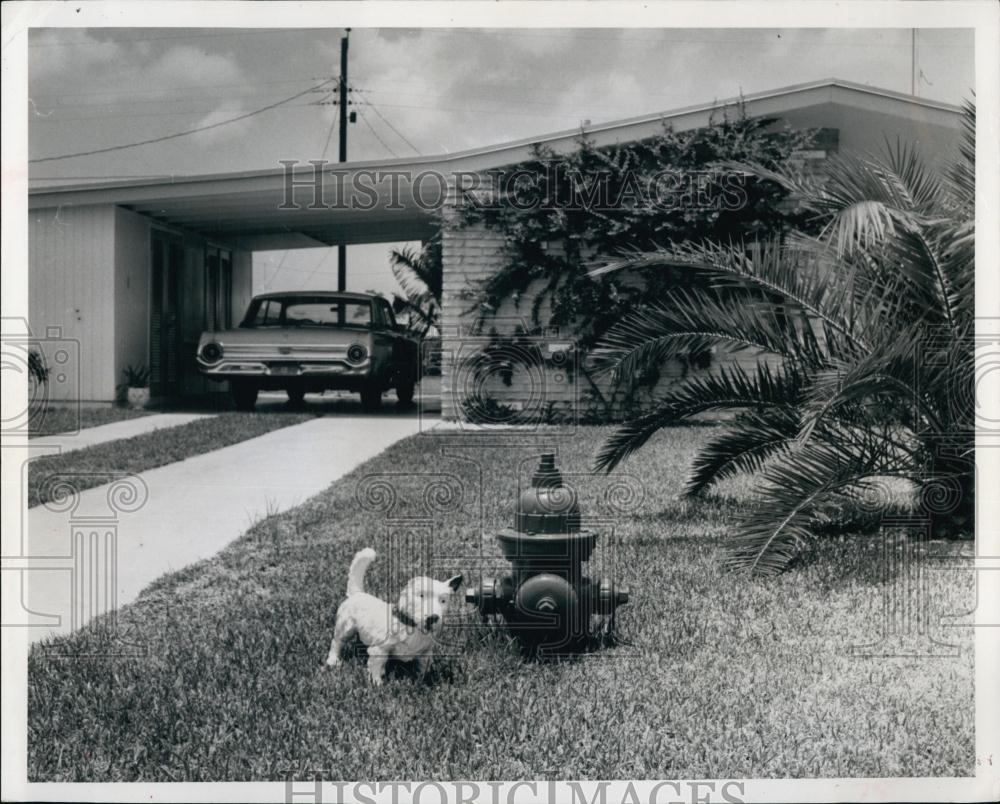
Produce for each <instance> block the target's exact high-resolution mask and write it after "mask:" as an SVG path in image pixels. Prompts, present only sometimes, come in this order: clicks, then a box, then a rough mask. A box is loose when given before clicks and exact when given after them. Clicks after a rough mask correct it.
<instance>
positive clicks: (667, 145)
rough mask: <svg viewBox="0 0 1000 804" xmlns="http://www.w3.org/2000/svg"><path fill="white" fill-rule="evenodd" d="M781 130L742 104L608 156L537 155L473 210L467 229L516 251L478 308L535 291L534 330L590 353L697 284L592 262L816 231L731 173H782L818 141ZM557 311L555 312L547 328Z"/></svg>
mask: <svg viewBox="0 0 1000 804" xmlns="http://www.w3.org/2000/svg"><path fill="white" fill-rule="evenodd" d="M775 123H776V121H775V120H773V119H762V118H757V119H752V118H750V117H748V116H747V114H746V110H745V108H744V107H743V105H742V104H740V105H739V106H738V107H737V109H736V111H735V113H732V114H722V115H721V119H714V118H713V120H712V121H711V123H710V125H708V126H707V127H705V128H702V129H697V130H693V131H683V132H677V131H674V130H672V129H671V128H670V127H669V126H666V125H665V126H664V128H663V130H662V131H661V132H660V133H659V134H658V135H657V136H654V137H651V138H649V139H647V140H644V141H641V142H635V143H627V144H620V145H614V146H603V147H598V146H596V145H595V144H594V142H593V141H592V140H591V139H590V138H588V137H587V136H586V135H581V137H580V139H579V140H578V146H577V148H576V149H575V150H574V151H572V152H570V153H568V154H565V155H557V154H555V153H554V152H553V151H552V150H551V149H550V148H548V147H544V146H536V147H535V148H534V149H533V155H532V159H531V160H530V161H529V162H527V163H525V164H521V165H517V166H515V167H514V168H511V169H507V170H504V171H502V172H498V173H497V174H495V175H494V176H493V179H494V184H495V186H494V188H493V194H492V196H491V198H492V203H485V204H484V203H477V202H469V203H465V204H464V205H463V206H462V209H461V218H460V223H461V225H469V224H472V223H482V224H485V225H486V226H488V227H490V228H492V229H494V230H496V231H499V232H501V233H502V234H503V236H504V242H505V246H506V248H505V261H504V264H503V266H502V267H501V269H500V270H499V271H497V272H496V273H495V274H494V275H493V276H491V277H490V278H489V279H488V280H487V281H486V282H485V283H484V284H483V285H482V286H480V287H476V288H472V289H471V290H470V292H469V293H468V298H469V299H470V300H471V301H472V302H473V308H472V309H473V310H475V311H478V312H480V314H485V315H488V314H489V312H490V311H494V310H496V309H497V308H499V306H500V305H501V303H502V302H503V301H504V300H505V299H513V300H514V302H515V304H516V305H518V306H519V305H520V302H521V297H522V296H523V295H524V294H525V292H526V291H528V290H529V288H531V290H532V292H533V293H534V301H533V305H532V307H531V309H530V311H528V312H529V313H530V317H531V321H532V324H533V325H534V326H535V327H537V328H538V329H539V330H541V329H543V328H545V329H547V328H549V327H559V328H560V329H562V331H564V332H567V333H571V334H572V335H573V336H574V338H575V340H576V341H577V344H578V345H579V347H580V348H581V349H582V350H584V351H587V350H589V349H590V348H592V347H593V345H594V344H595V343H596V342H597V341H598V340H599V339H600V338H601V337H602V336H603V335H604V334H605V332H606V331H607V330H608V328H609V327H610V326H611V325H612V324H614V323H615V322H616V321H618V320H619V319H620V318H621V317H622V316H623V315H624V314H626V313H627V312H628V311H629V310H631V309H633V308H634V306H635V305H636V304H637V303H638V302H640V301H641V300H642V299H644V298H649V297H651V296H660V295H662V294H663V293H664V292H665V291H666V289H667V288H670V287H675V286H677V285H678V284H679V283H681V282H683V283H685V284H688V283H690V282H691V281H692V280H691V277H690V275H688V274H685V272H682V271H673V270H671V269H665V270H661V271H658V272H656V273H647V274H645V275H644V276H643V277H642V278H641V281H639V282H636V281H635V278H634V277H633V278H631V279H630V278H627V277H624V276H621V275H616V274H609V273H605V274H601V275H597V276H594V275H591V274H589V273H588V270H587V262H588V260H590V259H594V258H595V257H597V256H600V255H604V256H607V255H612V254H616V253H618V252H619V251H620V250H621V249H623V248H636V247H641V248H653V247H658V246H669V245H672V244H675V243H681V242H685V241H688V240H702V239H714V238H721V237H726V236H731V235H733V234H735V235H737V236H739V237H753V236H763V235H765V234H768V235H772V234H776V233H779V232H782V231H789V230H791V229H793V228H796V227H798V228H803V227H807V226H808V221H807V219H806V217H805V216H804V215H803V214H802V213H801V211H800V210H795V209H794V208H792V207H791V206H789V205H786V204H784V203H783V201H784V200H785V199H786V197H787V196H788V192H787V190H786V189H785V188H784V187H783V186H782V185H780V184H778V183H775V182H772V181H764V180H760V179H759V178H757V177H756V176H753V175H749V174H745V173H733V172H732V171H729V170H723V169H722V168H723V167H724V165H725V164H726V163H729V162H733V161H739V162H753V163H755V164H760V165H762V166H765V167H767V168H768V169H778V168H781V167H782V166H784V165H787V163H788V161H789V159H790V158H791V157H792V155H793V153H794V152H795V151H796V150H798V149H801V148H803V147H804V146H806V145H808V144H809V142H810V141H811V138H812V137H813V135H814V133H815V132H796V131H791V130H788V129H784V130H777V131H775V130H773V129H774V127H775V126H774V124H775ZM508 179H509V180H508ZM734 179H735V180H737V181H739V182H740V186H735V184H734ZM546 302H548V303H549V306H550V310H551V313H550V315H548V316H547V317H546V320H544V321H543V320H542V318H543V314H542V312H541V311H542V308H543V305H545V304H546Z"/></svg>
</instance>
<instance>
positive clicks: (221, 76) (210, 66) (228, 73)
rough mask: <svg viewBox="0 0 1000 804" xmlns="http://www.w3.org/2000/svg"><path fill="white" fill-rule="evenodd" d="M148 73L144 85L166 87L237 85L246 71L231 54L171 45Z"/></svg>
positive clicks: (151, 66) (150, 67)
mask: <svg viewBox="0 0 1000 804" xmlns="http://www.w3.org/2000/svg"><path fill="white" fill-rule="evenodd" d="M145 73H146V75H145V80H144V81H143V83H144V84H146V85H149V86H163V87H165V88H172V87H178V86H180V87H196V86H214V85H218V84H236V83H240V82H241V81H242V80H243V79H244V75H243V71H242V70H241V69H240V67H239V65H237V64H236V61H235V60H234V59H233V58H232V57H231V56H227V55H222V54H219V53H208V52H207V51H204V50H199V49H198V48H194V47H189V46H187V45H179V46H176V47H172V48H170V50H168V51H166V52H165V53H164V54H163V55H162V56H160V57H159V58H158V59H157V60H156V61H154V62H153V63H152V64H151V65H150V66H149V69H148V70H146V71H145Z"/></svg>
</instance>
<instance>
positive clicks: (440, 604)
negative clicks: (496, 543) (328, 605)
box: [326, 547, 462, 685]
mask: <svg viewBox="0 0 1000 804" xmlns="http://www.w3.org/2000/svg"><path fill="white" fill-rule="evenodd" d="M374 560H375V551H374V550H372V548H370V547H366V548H365V549H364V550H359V551H358V553H357V554H356V555H355V556H354V560H353V561H351V569H350V571H349V572H348V575H347V599H346V600H345V601H344V602H343V603H341V604H340V608H338V609H337V623H336V625H335V626H334V629H333V642H332V643H330V653H329V655H328V656H327V657H326V664H327V666H328V667H335V666H336V665H338V664H340V652H341V649H342V648H343V647H344V643H345V642H346V641H347V640H349V639H351V638H352V637H354V635H355V634H356V635H358V636H359V637H360V638H361V641H362V642H364V643H365V645H366V646H367V648H368V675H369V676H370V677H371V680H372V683H373V684H375V685H379V684H381V683H382V676H383V675H384V674H385V665H386V662H388V661H389V658H390V657H392V656H394V657H396V658H397V659H402V660H403V661H412V660H414V659H415V660H416V661H417V664H418V666H419V669H420V675H421V676H423V675H424V674H425V673H426V672H427V669H428V668H429V667H430V663H431V654H432V651H433V650H434V644H435V641H436V640H435V638H434V634H435V632H437V631H438V630H440V628H441V626H442V625H443V624H444V615H445V611H446V610H447V608H448V601H449V600H450V599H451V596H452V593H454V592H456V591H457V590H458V587H459V585H460V584H461V583H462V576H461V575H455V576H454V577H452V578H449V579H448V580H447V581H443V582H442V581H435V580H434V579H433V578H424V577H417V578H411V579H410V582H409V583H407V584H406V587H405V588H404V589H403V592H402V594H400V596H399V603H397V604H396V605H395V606H390V605H389V604H388V603H386V602H385V601H384V600H379V599H378V598H377V597H375V596H374V595H369V594H368V593H367V592H365V572H367V570H368V565H369V564H371V563H372V561H374Z"/></svg>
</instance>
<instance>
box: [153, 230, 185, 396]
mask: <svg viewBox="0 0 1000 804" xmlns="http://www.w3.org/2000/svg"><path fill="white" fill-rule="evenodd" d="M151 244H152V299H151V311H150V317H149V392H150V395H151V396H154V397H156V396H166V397H170V396H177V395H179V394H180V392H181V388H182V387H183V380H184V378H183V370H182V366H183V362H182V360H181V298H182V294H181V282H182V280H183V276H182V274H183V271H184V243H183V241H182V239H181V238H180V237H178V236H177V235H173V234H169V233H167V232H163V231H157V230H154V231H153V233H152V237H151Z"/></svg>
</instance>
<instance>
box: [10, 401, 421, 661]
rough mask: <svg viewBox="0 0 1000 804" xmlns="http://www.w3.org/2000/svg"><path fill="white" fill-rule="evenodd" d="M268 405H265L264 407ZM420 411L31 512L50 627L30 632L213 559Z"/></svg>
mask: <svg viewBox="0 0 1000 804" xmlns="http://www.w3.org/2000/svg"><path fill="white" fill-rule="evenodd" d="M317 401H318V402H319V405H323V403H324V400H319V398H317ZM270 404H271V400H269V399H267V398H265V397H262V399H261V406H260V408H261V409H262V410H264V409H267V407H268V406H269V405H270ZM273 404H276V405H279V404H284V402H283V401H282V399H279V398H275V399H274V400H273ZM330 404H332V403H330ZM345 404H347V401H346V400H345ZM311 407H313V406H312V405H307V409H308V408H311ZM418 413H419V411H418ZM418 413H415V412H413V411H412V410H411V411H410V412H408V413H403V412H399V413H396V412H394V411H393V410H392V408H391V406H389V407H388V408H387V410H386V411H385V413H379V414H375V415H360V414H355V415H347V416H325V417H323V418H317V419H313V420H311V421H308V422H304V423H302V424H299V425H295V426H292V427H286V428H283V429H281V430H275V431H274V432H271V433H267V434H266V435H263V436H260V437H258V438H254V439H251V440H249V441H244V442H242V443H239V444H234V445H233V446H230V447H225V448H224V449H220V450H217V451H215V452H210V453H207V454H205V455H199V456H197V457H194V458H190V459H188V460H185V461H180V462H178V463H173V464H169V465H167V466H163V467H160V468H158V469H153V470H150V471H149V472H145V473H143V474H142V475H140V479H141V482H140V483H138V484H134V483H133V484H132V485H120V486H116V485H115V484H110V485H106V486H100V487H98V488H93V489H89V490H87V491H85V492H83V493H82V494H80V495H79V500H78V502H77V504H76V505H75V506H73V507H72V508H71V509H70V510H63V511H57V510H52V509H51V508H50V507H49V506H38V507H36V508H32V509H30V510H29V511H28V513H27V526H28V540H27V541H28V547H29V549H28V551H27V553H26V554H27V555H30V556H32V558H31V559H29V560H28V562H27V564H28V566H29V567H31V571H29V572H24V573H22V576H23V577H25V581H24V583H25V585H26V586H27V594H26V597H25V598H24V602H25V607H26V608H27V609H28V610H29V611H31V612H34V618H33V621H34V622H40V623H41V622H44V623H45V624H44V625H36V626H32V627H31V628H30V629H29V631H30V633H31V639H32V640H33V641H34V640H38V639H41V638H44V637H46V636H48V635H50V634H59V633H65V632H67V631H70V630H72V629H73V628H74V627H79V625H82V624H83V623H85V622H86V621H87V620H89V619H90V618H91V617H92V616H95V615H96V614H100V613H101V612H103V611H106V610H108V609H109V608H111V607H112V606H113V605H118V606H121V605H124V604H126V603H129V602H131V601H133V600H135V598H136V597H137V596H138V594H139V592H140V591H142V589H144V588H145V587H146V586H147V585H149V583H150V582H152V581H153V580H155V579H156V578H158V577H159V576H160V575H162V574H163V573H165V572H170V571H172V570H177V569H180V568H182V567H184V566H187V565H188V564H191V563H193V562H195V561H199V560H201V559H205V558H209V557H210V556H212V555H214V554H215V553H217V552H218V551H219V550H221V549H222V548H223V547H225V546H226V545H227V544H229V543H230V542H231V541H233V540H234V539H236V538H237V537H238V536H240V535H242V534H243V533H244V532H245V531H246V530H247V529H248V528H249V526H250V524H251V523H252V522H253V521H255V520H256V519H257V518H259V517H261V516H264V515H266V514H268V513H277V512H280V511H284V510H286V509H288V508H291V507H293V506H295V505H298V504H299V503H301V502H303V501H304V500H306V499H307V498H309V497H311V496H313V495H315V494H317V493H318V492H320V491H322V490H323V489H324V488H326V487H327V486H329V485H330V484H331V483H332V482H333V481H335V480H337V479H338V478H340V477H342V476H343V475H345V474H347V473H348V472H350V471H352V470H353V469H354V468H355V467H357V466H358V465H359V464H361V463H362V462H364V461H366V460H368V459H369V458H371V457H374V456H375V455H377V454H378V453H379V452H381V451H382V450H384V449H386V448H387V447H389V446H390V445H391V444H393V443H395V442H396V441H398V440H400V439H402V438H405V437H407V436H409V435H413V434H415V433H417V432H418V431H419V430H420V429H421V418H422V417H421V416H420V415H418ZM423 426H424V427H425V428H426V427H427V426H428V422H427V421H426V420H424V422H423ZM143 500H144V501H143ZM74 540H75V541H76V550H75V555H74V546H73V545H74ZM74 590H75V591H74ZM74 601H75V602H74Z"/></svg>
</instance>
